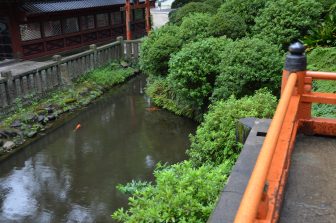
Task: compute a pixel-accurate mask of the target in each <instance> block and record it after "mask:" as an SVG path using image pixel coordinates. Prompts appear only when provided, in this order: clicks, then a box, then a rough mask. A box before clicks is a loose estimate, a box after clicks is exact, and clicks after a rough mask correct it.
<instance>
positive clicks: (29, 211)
mask: <svg viewBox="0 0 336 223" xmlns="http://www.w3.org/2000/svg"><path fill="white" fill-rule="evenodd" d="M145 83H146V80H145V78H144V77H143V76H137V77H135V78H133V79H132V80H130V81H129V82H128V83H127V84H124V85H121V86H119V87H116V88H114V89H113V90H112V91H110V92H109V93H107V94H106V95H105V96H103V98H101V99H100V100H98V101H97V102H96V103H95V104H92V105H90V106H89V107H88V108H87V109H85V110H84V111H82V112H80V114H79V115H78V116H76V117H75V118H74V119H72V120H71V121H69V122H67V123H66V124H65V125H64V126H62V127H60V128H58V129H56V130H55V131H53V132H52V133H50V134H48V135H46V136H44V137H42V138H41V139H40V140H38V141H37V142H35V143H33V144H31V145H30V146H28V148H25V149H24V150H22V151H21V152H19V153H17V154H15V155H14V156H12V157H11V158H9V159H8V160H6V161H4V162H2V163H1V164H0V202H1V203H0V204H1V209H0V222H1V223H2V222H4V223H7V222H8V223H14V222H19V223H21V222H24V223H40V222H42V223H48V222H57V223H60V222H67V223H68V222H69V223H70V222H71V223H72V222H81V223H82V222H85V223H90V222H104V223H105V222H113V221H112V219H111V214H112V213H113V212H114V211H115V210H116V209H118V208H120V207H126V206H127V196H125V195H123V194H122V193H120V192H119V191H117V190H116V185H118V184H120V183H121V184H122V183H126V182H129V181H131V180H132V179H136V180H153V175H152V172H153V169H154V168H155V164H156V163H158V162H163V163H165V162H168V163H170V164H171V163H176V162H178V161H181V160H184V159H185V158H186V155H185V150H186V149H187V148H188V146H189V140H188V135H189V134H190V133H193V132H194V131H195V129H196V124H195V123H194V122H192V121H191V120H188V119H184V118H181V117H178V116H175V115H173V114H171V113H169V112H166V111H163V110H156V109H152V108H151V106H152V104H151V101H150V99H149V98H148V97H147V96H146V95H145V94H144V86H145ZM78 123H80V124H81V128H80V129H79V130H77V131H74V128H75V126H76V125H77V124H78Z"/></svg>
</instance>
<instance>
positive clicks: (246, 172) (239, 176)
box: [208, 119, 271, 223]
mask: <svg viewBox="0 0 336 223" xmlns="http://www.w3.org/2000/svg"><path fill="white" fill-rule="evenodd" d="M270 122H271V120H269V119H262V120H260V119H257V120H255V125H254V126H253V128H252V130H251V132H250V134H249V136H248V138H247V140H246V142H245V144H244V148H243V150H242V152H241V153H240V156H239V158H238V160H237V162H236V164H235V166H234V167H233V169H232V172H231V174H230V177H229V179H228V181H227V184H226V186H225V187H224V189H223V191H222V192H221V195H220V197H219V199H218V202H217V206H216V208H215V210H214V211H213V213H212V214H211V216H210V218H209V220H208V223H230V222H233V221H234V218H235V216H236V213H237V210H238V208H239V205H240V201H241V199H242V197H243V194H244V192H245V188H246V185H247V183H248V181H249V179H250V176H251V173H252V171H253V168H254V165H255V162H256V160H257V157H258V155H259V152H260V149H261V146H262V144H263V142H264V139H265V137H264V136H265V135H266V132H267V130H268V127H269V125H270Z"/></svg>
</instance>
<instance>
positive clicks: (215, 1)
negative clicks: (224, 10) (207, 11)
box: [204, 0, 224, 11]
mask: <svg viewBox="0 0 336 223" xmlns="http://www.w3.org/2000/svg"><path fill="white" fill-rule="evenodd" d="M223 3H224V0H206V1H205V2H204V4H206V5H209V6H211V7H212V8H214V9H215V11H217V10H218V9H219V8H220V7H221V5H222V4H223Z"/></svg>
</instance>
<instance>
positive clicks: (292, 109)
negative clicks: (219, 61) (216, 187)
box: [234, 43, 336, 223]
mask: <svg viewBox="0 0 336 223" xmlns="http://www.w3.org/2000/svg"><path fill="white" fill-rule="evenodd" d="M306 68H307V58H306V55H305V48H304V46H303V45H302V44H301V43H295V44H292V45H291V46H290V48H289V54H288V55H287V57H286V64H285V69H284V71H283V76H282V87H281V91H282V92H281V99H280V101H279V104H278V107H277V110H276V112H275V114H274V117H273V120H272V123H271V125H270V127H269V129H268V132H267V136H266V138H265V140H264V143H263V146H262V148H261V151H260V153H259V156H258V159H257V161H256V164H255V166H254V169H253V172H252V175H251V177H250V180H249V183H248V185H247V187H246V189H245V193H244V196H243V199H242V200H241V203H240V206H239V209H238V212H237V214H236V218H235V221H234V222H235V223H256V222H260V223H261V222H262V223H275V222H277V221H278V219H279V216H280V209H281V204H282V200H283V196H284V190H285V186H286V181H287V177H288V173H289V167H290V162H291V155H292V152H293V149H294V143H295V139H296V135H297V133H298V132H303V133H305V134H306V135H323V136H336V119H328V118H317V117H313V116H312V113H311V110H312V103H320V104H333V105H335V104H336V94H335V93H326V92H314V91H313V88H312V83H313V81H314V80H329V81H331V80H332V81H335V80H336V73H331V72H316V71H307V70H306ZM307 183H308V184H309V183H310V182H307ZM322 189H323V188H322Z"/></svg>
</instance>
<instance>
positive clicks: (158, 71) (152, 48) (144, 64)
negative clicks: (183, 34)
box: [139, 25, 182, 77]
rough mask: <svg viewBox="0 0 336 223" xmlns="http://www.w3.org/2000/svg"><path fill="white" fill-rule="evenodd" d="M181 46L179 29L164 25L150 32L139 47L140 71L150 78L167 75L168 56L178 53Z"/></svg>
mask: <svg viewBox="0 0 336 223" xmlns="http://www.w3.org/2000/svg"><path fill="white" fill-rule="evenodd" d="M181 46H182V40H181V38H180V37H179V27H177V26H173V25H165V26H164V27H162V28H160V29H158V30H154V31H152V32H151V33H150V34H149V36H148V38H146V39H145V40H144V42H143V43H142V45H141V50H140V59H139V64H140V68H141V70H142V71H143V72H144V73H145V74H147V75H149V76H150V77H155V76H165V75H167V73H168V61H169V59H170V56H171V54H174V53H176V52H178V51H179V49H180V48H181Z"/></svg>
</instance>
